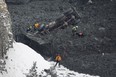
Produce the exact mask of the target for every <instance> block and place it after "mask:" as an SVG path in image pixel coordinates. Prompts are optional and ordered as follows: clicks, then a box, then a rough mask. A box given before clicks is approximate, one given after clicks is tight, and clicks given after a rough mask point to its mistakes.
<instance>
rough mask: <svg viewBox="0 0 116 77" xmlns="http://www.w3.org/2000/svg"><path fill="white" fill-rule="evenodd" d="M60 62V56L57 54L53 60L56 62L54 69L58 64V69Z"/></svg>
mask: <svg viewBox="0 0 116 77" xmlns="http://www.w3.org/2000/svg"><path fill="white" fill-rule="evenodd" d="M61 60H62V58H61V55H60V54H57V55H56V58H55V61H56V64H55V67H56V66H57V64H58V65H59V67H60V62H61Z"/></svg>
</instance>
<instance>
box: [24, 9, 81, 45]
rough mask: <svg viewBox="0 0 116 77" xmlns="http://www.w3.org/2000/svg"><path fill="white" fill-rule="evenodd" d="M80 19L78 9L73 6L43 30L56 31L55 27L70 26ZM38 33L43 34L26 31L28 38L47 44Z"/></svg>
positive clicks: (63, 27)
mask: <svg viewBox="0 0 116 77" xmlns="http://www.w3.org/2000/svg"><path fill="white" fill-rule="evenodd" d="M79 20H80V16H79V15H78V13H77V11H76V9H75V8H74V7H71V8H70V9H68V10H67V11H66V12H64V13H63V14H62V15H61V16H60V17H58V18H57V19H56V20H54V21H52V22H50V23H49V24H48V28H47V29H46V30H43V31H42V32H43V33H46V34H47V32H51V31H54V30H55V29H65V28H66V27H68V26H71V25H74V24H77V23H78V22H79ZM38 34H39V35H41V33H37V34H32V33H26V34H24V35H25V36H26V37H27V38H29V39H31V40H33V41H36V42H38V43H39V44H40V45H42V44H45V40H42V39H41V37H39V36H37V35H38ZM46 34H45V35H46Z"/></svg>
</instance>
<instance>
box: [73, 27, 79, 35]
mask: <svg viewBox="0 0 116 77" xmlns="http://www.w3.org/2000/svg"><path fill="white" fill-rule="evenodd" d="M77 29H78V26H74V27H73V28H72V35H73V36H74V35H76V34H77Z"/></svg>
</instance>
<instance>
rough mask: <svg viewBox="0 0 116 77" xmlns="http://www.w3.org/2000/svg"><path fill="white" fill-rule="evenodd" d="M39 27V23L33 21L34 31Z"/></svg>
mask: <svg viewBox="0 0 116 77" xmlns="http://www.w3.org/2000/svg"><path fill="white" fill-rule="evenodd" d="M39 27H40V24H39V23H35V25H34V30H35V31H38V28H39Z"/></svg>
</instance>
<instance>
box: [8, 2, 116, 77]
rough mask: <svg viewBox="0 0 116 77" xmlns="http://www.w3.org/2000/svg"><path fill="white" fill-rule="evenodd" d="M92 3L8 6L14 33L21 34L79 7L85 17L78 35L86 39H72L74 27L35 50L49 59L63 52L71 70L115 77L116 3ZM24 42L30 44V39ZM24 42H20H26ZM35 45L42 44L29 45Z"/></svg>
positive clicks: (64, 62) (51, 35)
mask: <svg viewBox="0 0 116 77" xmlns="http://www.w3.org/2000/svg"><path fill="white" fill-rule="evenodd" d="M92 1H93V3H92V4H88V3H87V2H88V1H86V0H68V1H67V0H53V1H50V2H49V1H48V2H47V1H46V0H45V1H36V0H35V1H32V2H30V3H29V4H27V5H8V6H9V11H10V13H11V17H12V22H13V33H14V34H15V35H18V34H20V33H22V32H24V31H26V29H27V27H28V26H29V25H33V24H34V23H35V22H45V23H48V22H50V21H53V20H54V19H56V18H57V17H58V16H60V15H61V14H62V12H64V11H65V10H66V9H68V8H69V7H70V6H75V7H76V9H77V11H78V13H79V15H80V17H81V20H80V22H79V23H78V24H77V25H78V26H79V28H78V30H77V32H83V33H84V35H85V36H84V37H82V38H81V37H79V36H72V33H71V28H72V27H68V28H66V29H64V30H61V29H57V30H55V31H53V32H51V33H50V34H48V35H45V36H42V37H41V38H42V39H48V40H49V41H50V43H49V44H46V45H43V46H42V49H40V50H39V49H37V47H35V50H36V49H37V50H39V53H41V54H42V55H45V54H46V55H47V56H48V55H49V54H48V53H50V55H51V54H52V55H53V56H54V54H55V53H61V54H62V56H63V61H62V64H63V65H64V66H66V67H68V68H69V69H72V70H75V71H78V72H83V73H89V74H94V75H100V76H101V77H115V76H116V74H115V73H114V72H115V71H116V69H115V68H114V67H115V65H116V62H115V60H116V53H115V51H116V48H115V45H116V34H115V32H116V26H115V24H116V11H115V7H116V2H115V0H113V1H110V0H92ZM51 5H52V6H51ZM61 8H62V10H60V9H61ZM19 9H20V10H19ZM19 38H22V36H19ZM22 40H23V42H24V43H26V41H25V40H27V38H26V39H25V38H24V39H22ZM22 40H18V41H21V42H22ZM28 42H29V41H28ZM28 45H29V44H28ZM34 45H35V46H37V45H38V44H36V43H35V44H31V45H29V46H30V47H32V48H34V47H33V46H34ZM38 46H39V45H38ZM44 47H45V51H46V53H45V52H44ZM38 48H39V47H38ZM51 51H52V52H51ZM42 52H43V53H42ZM102 53H105V55H102Z"/></svg>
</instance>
